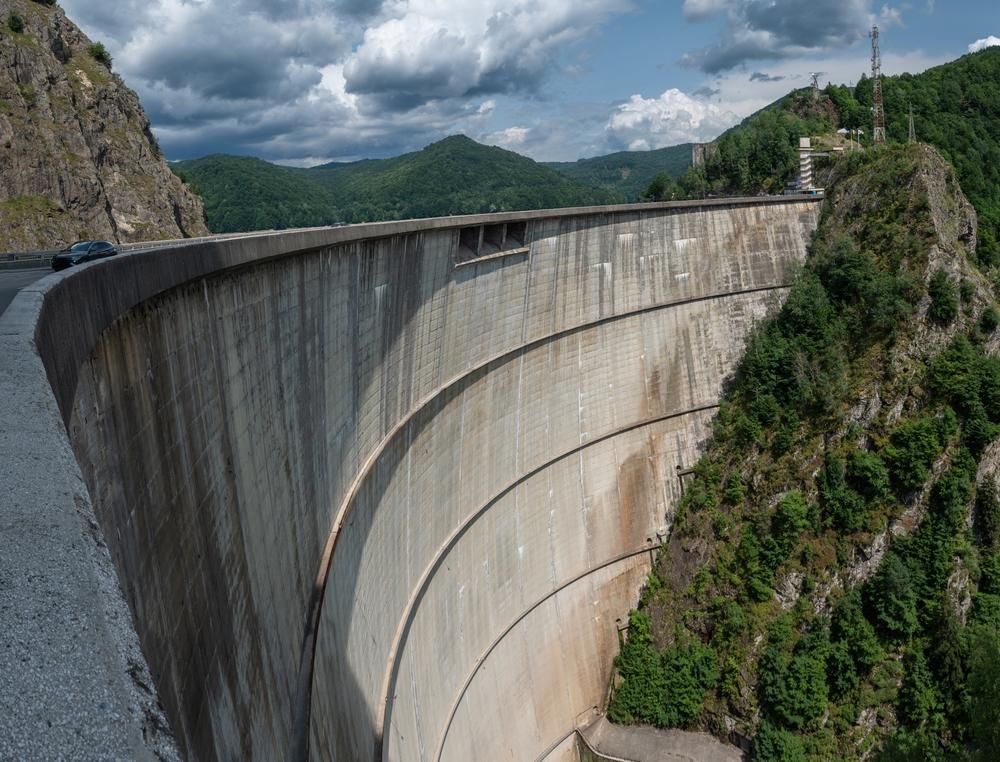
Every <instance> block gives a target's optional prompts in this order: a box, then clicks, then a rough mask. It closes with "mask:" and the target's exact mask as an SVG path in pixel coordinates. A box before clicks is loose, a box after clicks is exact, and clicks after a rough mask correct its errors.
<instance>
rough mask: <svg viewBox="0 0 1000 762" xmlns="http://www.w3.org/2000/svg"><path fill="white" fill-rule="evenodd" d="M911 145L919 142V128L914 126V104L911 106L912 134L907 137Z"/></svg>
mask: <svg viewBox="0 0 1000 762" xmlns="http://www.w3.org/2000/svg"><path fill="white" fill-rule="evenodd" d="M907 140H908V141H909V142H910V143H916V142H917V128H916V127H914V126H913V104H912V103H911V104H910V134H909V135H908V136H907Z"/></svg>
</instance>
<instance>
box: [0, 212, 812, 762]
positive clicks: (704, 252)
mask: <svg viewBox="0 0 1000 762" xmlns="http://www.w3.org/2000/svg"><path fill="white" fill-rule="evenodd" d="M818 212H819V207H818V204H816V203H815V202H814V201H813V200H811V199H804V198H796V197H786V198H758V199H744V200H732V199H726V200H710V201H707V202H683V203H679V204H652V205H649V204H646V205H634V206H627V207H601V208H594V209H583V210H580V209H577V210H559V211H553V210H550V211H546V212H520V213H512V214H506V215H480V216H476V217H470V218H441V219H435V220H422V221H408V222H400V223H382V224H373V225H362V226H350V227H344V228H334V229H310V230H301V231H291V232H287V233H276V234H269V235H259V236H247V237H241V238H236V239H228V240H208V241H201V242H197V243H193V244H191V245H189V246H183V245H175V246H174V247H172V248H170V249H167V250H163V251H156V250H140V251H135V252H131V253H126V254H123V255H121V256H119V257H115V258H112V259H109V260H106V261H105V262H102V263H96V264H94V265H88V266H85V267H82V268H80V269H79V270H73V271H70V272H68V273H67V274H65V275H64V274H59V275H54V276H49V277H48V278H44V279H42V280H41V281H39V282H38V283H36V284H34V285H31V286H29V287H27V289H25V291H23V292H22V293H21V294H19V295H18V297H17V298H16V299H15V300H14V302H13V304H12V306H11V309H10V310H8V312H7V313H5V314H4V315H3V317H2V318H0V339H2V340H3V341H4V343H5V345H7V346H8V347H10V350H11V351H9V352H7V353H6V354H5V355H4V356H3V357H0V374H3V375H4V376H5V377H7V376H11V377H15V376H16V378H17V379H19V383H21V384H28V385H29V386H31V385H32V381H34V383H33V392H32V393H33V394H34V397H33V398H32V399H34V403H33V404H35V405H36V407H37V408H38V409H41V410H43V411H45V414H44V415H43V416H41V417H40V418H39V419H38V420H36V421H34V422H33V428H35V429H39V431H38V432H37V433H36V434H33V435H32V436H34V437H35V439H36V441H37V444H38V447H37V450H38V452H37V456H38V461H37V462H35V463H33V464H32V466H31V469H28V470H27V471H25V473H24V474H23V475H22V480H26V481H25V483H26V484H30V483H32V481H33V480H40V479H42V475H43V474H44V473H45V472H46V471H53V472H54V475H55V476H54V478H53V479H51V480H50V481H51V482H52V487H53V490H52V491H51V496H50V497H48V498H45V499H46V501H47V503H46V509H47V510H48V511H49V512H50V513H51V514H52V516H53V520H54V521H59V522H62V523H63V524H65V526H66V529H64V530H63V531H62V532H61V534H59V535H58V536H55V535H53V536H51V537H42V538H40V539H39V538H37V537H35V538H33V537H31V536H29V535H27V534H25V531H24V529H23V528H21V527H19V526H18V525H17V524H16V522H15V521H14V520H13V519H12V518H10V517H12V516H15V515H22V514H23V513H24V512H25V511H29V510H32V509H34V508H35V506H34V504H33V498H32V496H31V495H30V494H28V493H22V495H23V496H22V497H21V498H18V501H19V502H17V503H16V504H15V503H13V502H11V498H6V499H5V504H4V506H3V508H2V509H0V510H2V513H0V519H2V520H3V521H2V523H0V531H2V532H3V535H4V537H3V539H4V540H5V541H8V540H9V541H10V543H9V544H12V547H13V548H14V549H15V550H14V553H12V554H11V557H12V558H15V559H17V558H21V557H20V556H18V553H19V552H22V554H27V553H28V552H29V548H31V546H32V542H36V543H38V544H39V545H40V547H41V553H40V557H45V554H46V553H48V554H51V555H53V556H56V555H57V554H58V553H59V551H60V549H61V548H65V547H67V546H68V547H72V548H76V549H77V551H76V556H78V557H73V558H70V559H68V560H65V559H64V560H63V562H62V564H61V566H60V569H61V574H62V577H63V578H65V577H66V576H69V577H71V578H73V579H74V582H75V584H77V585H78V586H79V585H89V586H90V588H88V589H92V590H93V592H91V593H87V594H86V595H84V594H82V593H79V592H73V591H70V590H61V591H60V590H58V588H57V587H55V586H53V583H54V579H55V578H54V577H52V575H51V574H49V573H48V572H45V571H43V572H41V576H39V577H34V576H33V577H32V578H31V579H30V580H27V581H26V582H25V584H24V585H22V586H21V587H20V588H19V595H21V596H28V597H29V598H30V597H31V596H32V595H35V596H40V595H42V594H41V593H39V590H42V589H50V588H51V589H52V590H53V591H56V592H53V593H52V595H53V596H54V598H53V600H54V601H57V602H58V603H59V605H60V606H61V607H62V609H64V610H65V612H66V615H67V616H68V617H70V618H69V620H67V624H65V625H59V626H57V628H56V629H57V632H55V633H54V634H52V637H53V638H58V637H60V636H61V633H62V632H63V631H64V629H65V630H66V632H67V634H66V637H67V638H72V637H74V636H73V635H72V634H70V633H69V632H68V630H69V628H70V626H71V625H70V624H69V623H68V622H69V621H73V617H77V616H80V615H81V614H80V613H79V612H77V611H76V609H78V608H80V607H85V608H86V604H85V603H84V601H86V600H88V597H87V596H89V599H90V600H93V599H95V598H96V599H99V600H101V601H102V602H103V603H102V607H103V610H105V611H118V612H127V611H130V612H131V621H129V617H128V615H127V613H126V615H125V616H124V617H123V616H122V615H121V614H120V613H119V614H114V615H111V614H105V615H101V614H100V611H101V610H102V607H97V613H91V614H88V616H92V617H93V616H96V617H97V619H96V620H95V621H94V622H93V624H92V625H88V627H87V629H86V630H85V632H84V634H83V635H81V634H80V633H79V632H77V633H76V635H75V637H76V638H78V639H79V638H81V637H82V641H81V643H82V645H84V646H85V648H84V649H83V651H84V655H83V656H81V657H80V659H81V662H80V667H79V669H80V670H81V672H82V673H83V674H93V675H94V676H95V679H100V676H101V675H102V674H104V675H106V678H105V683H106V684H107V685H108V686H111V687H112V688H113V690H112V691H111V693H110V697H109V698H108V699H107V704H106V706H107V707H108V709H107V712H106V715H107V716H119V717H121V718H122V719H121V722H120V723H119V724H118V725H116V726H109V727H107V728H106V729H103V730H100V731H96V730H95V731H94V732H95V733H98V734H99V735H102V738H104V741H106V743H107V745H108V748H119V749H122V748H128V749H131V751H128V752H116V754H118V756H126V757H141V756H142V755H141V754H139V753H137V752H135V749H140V750H143V749H145V750H147V751H148V750H150V749H152V748H153V747H154V745H155V744H159V746H156V748H157V749H161V748H168V747H169V746H170V739H169V735H167V734H166V720H165V719H164V720H160V721H157V722H152V721H151V720H149V719H148V718H149V717H150V716H155V715H150V714H149V711H147V710H148V709H149V705H150V701H152V706H153V707H154V708H155V706H156V700H157V699H158V700H159V701H160V702H162V705H163V708H164V710H165V716H166V718H169V725H170V730H171V731H172V733H173V736H174V737H175V738H176V742H177V747H178V748H177V749H176V750H173V751H170V749H169V748H168V752H169V753H172V754H179V755H181V756H183V757H185V758H188V759H198V760H214V759H231V758H234V757H241V758H254V759H281V758H289V757H290V756H292V755H293V749H297V750H298V752H300V753H303V754H305V753H306V751H307V748H306V747H307V746H308V755H309V756H310V758H312V759H317V760H318V759H338V760H353V759H385V760H403V761H404V762H409V761H410V760H439V759H440V760H465V759H470V758H484V757H483V754H484V751H483V750H489V751H488V752H487V754H488V758H490V759H497V760H523V759H536V758H538V757H539V756H540V755H543V754H548V752H549V750H554V751H553V752H552V754H549V756H548V758H549V759H552V760H556V759H564V758H570V757H567V756H566V755H567V754H572V753H573V752H572V748H575V747H573V745H572V744H569V743H568V742H567V741H566V740H565V739H568V738H569V737H570V736H569V735H568V733H569V732H570V731H571V730H572V728H574V727H576V726H578V725H580V724H581V723H582V721H583V720H584V719H586V718H589V717H591V716H593V713H594V710H595V707H600V706H601V705H602V704H603V701H604V697H605V692H606V689H607V685H608V679H609V674H610V667H611V660H612V658H613V656H614V654H615V653H616V651H617V647H618V641H617V629H616V626H615V620H616V619H617V618H619V617H622V616H623V615H624V614H625V613H626V612H627V611H628V609H629V608H630V607H631V606H632V605H633V604H634V601H635V596H636V594H637V592H638V589H639V587H640V586H641V584H642V582H643V581H644V579H645V576H646V574H647V572H648V570H649V560H650V555H649V553H647V552H646V549H648V548H649V547H651V546H652V545H654V544H655V542H656V541H657V539H656V538H657V534H658V533H660V534H661V535H662V533H664V532H665V531H666V530H667V528H668V527H669V525H670V522H671V519H672V515H673V506H674V505H675V503H676V500H677V498H678V497H679V495H680V484H679V480H678V477H677V475H676V473H677V471H676V469H677V466H678V465H690V464H691V463H692V462H693V461H694V459H695V458H696V456H697V453H698V451H699V447H700V446H701V444H702V443H703V442H704V440H705V438H706V437H707V436H708V432H709V425H710V419H711V417H712V410H713V407H714V406H715V405H716V403H717V402H718V399H719V396H720V394H721V391H722V388H723V384H724V382H725V380H726V378H727V376H728V375H729V374H730V373H731V372H732V370H733V368H734V366H735V363H736V362H737V360H738V358H739V354H740V351H741V348H742V346H743V342H744V339H745V336H746V333H747V331H748V330H750V328H751V327H752V326H753V324H754V323H755V322H757V321H758V320H760V319H761V318H763V317H764V315H765V314H767V312H768V310H770V309H773V307H774V306H775V305H776V304H777V303H778V302H779V301H780V298H781V295H782V294H783V292H784V287H785V286H786V285H787V284H788V283H789V282H790V279H791V277H792V274H793V272H794V270H795V269H796V267H797V266H798V264H799V263H801V262H802V261H803V259H804V257H805V253H806V245H807V242H808V240H809V235H810V233H811V231H812V229H813V228H814V227H815V225H816V221H817V219H818ZM515 225H516V226H517V227H516V231H517V234H516V238H517V244H518V245H517V247H516V251H515V249H511V252H514V253H516V256H515V255H513V254H512V255H511V256H503V254H504V251H499V252H497V251H490V252H489V253H488V254H486V255H485V256H483V257H481V258H479V259H473V260H471V261H470V258H469V252H468V251H467V250H464V249H462V246H463V241H467V240H473V239H475V240H478V241H480V242H482V241H484V240H500V241H503V240H507V239H508V236H507V232H505V231H508V230H513V229H515V228H514V226H515ZM474 226H485V227H484V228H483V230H484V231H486V232H482V231H480V232H479V233H475V234H470V235H465V234H464V233H463V230H464V231H468V230H469V229H470V228H472V227H474ZM498 226H509V227H498ZM498 230H499V231H500V232H499V233H498V232H497V231H498ZM498 254H499V255H500V256H498ZM459 265H460V266H459ZM46 378H47V380H48V383H47V384H46V383H45V380H46ZM4 415H5V416H10V417H11V418H12V420H15V419H16V421H17V427H20V428H22V429H24V430H25V431H27V428H28V424H29V422H27V421H22V419H23V418H24V413H23V412H20V411H19V410H17V409H14V408H10V409H7V410H5V412H4ZM60 419H61V421H62V426H65V429H64V430H63V429H62V427H61V426H60ZM15 428H16V427H15ZM5 429H6V427H5ZM12 430H14V429H12ZM67 434H68V436H67ZM2 441H3V443H4V447H3V448H2V449H0V462H2V460H3V458H2V456H4V455H5V454H6V453H7V452H8V451H9V450H10V449H11V448H12V447H13V444H12V443H11V442H10V441H9V439H8V438H6V434H5V439H4V440H2ZM70 445H72V452H73V454H74V455H75V459H74V457H73V456H72V455H69V452H70V450H69V447H70ZM60 448H61V449H60ZM60 453H61V454H60ZM59 485H64V486H59ZM83 485H86V489H84V488H83ZM46 494H48V493H46ZM8 504H9V505H8ZM17 511H20V512H21V513H17ZM86 515H92V516H93V519H92V523H90V524H88V523H86V522H84V523H83V525H82V528H77V529H74V528H73V527H75V526H76V527H80V518H79V517H80V516H86ZM18 521H20V519H18ZM74 522H75V523H74ZM74 532H76V533H77V534H74ZM35 534H36V535H37V533H35ZM19 549H20V550H19ZM100 558H104V559H105V561H104V564H105V566H104V568H107V569H110V568H112V563H113V568H114V569H115V570H117V575H118V581H119V583H120V591H118V590H115V589H114V584H113V581H112V584H110V585H109V584H107V583H105V584H103V586H102V585H98V584H97V583H92V582H89V581H88V580H92V579H95V578H96V575H95V572H94V571H93V568H95V566H100V564H99V563H98V561H99V559H100ZM94 559H97V560H94ZM0 563H2V561H0ZM22 563H24V564H27V562H26V561H21V560H18V561H15V562H14V563H12V564H10V565H9V566H10V567H11V568H9V569H6V570H4V572H5V574H6V575H17V574H18V569H19V568H20V566H19V564H22ZM67 564H69V566H67ZM46 575H48V576H46ZM107 576H108V575H105V578H107ZM111 576H112V577H113V575H111ZM33 590H34V593H33V592H32V591H33ZM0 595H2V594H0ZM42 597H44V596H42ZM126 603H127V608H126V605H125V604H126ZM13 605H14V604H8V606H13ZM90 609H94V607H93V606H90V607H89V609H88V611H89V610H90ZM4 610H5V611H7V610H14V611H15V614H14V616H15V618H16V619H18V624H17V626H16V627H15V628H13V629H14V630H15V631H17V632H18V633H19V635H18V637H19V638H25V639H28V640H30V639H31V638H32V637H34V638H39V636H41V635H42V633H43V632H44V625H43V623H40V622H38V621H35V620H29V618H27V617H25V616H23V615H22V614H21V613H20V611H19V610H17V609H12V608H7V609H4ZM116 639H117V640H116ZM130 639H131V640H130ZM28 640H25V641H24V642H28ZM42 640H44V638H43V639H42ZM119 641H120V642H122V643H133V646H132V647H131V649H132V650H130V651H129V650H128V649H127V648H126V647H125V646H121V647H119V646H111V645H109V643H115V642H119ZM52 642H55V640H53V641H52ZM138 643H141V645H142V652H141V653H140V652H138V647H137V644H138ZM23 650H24V649H23V648H22V651H23ZM77 650H78V651H79V650H80V649H79V648H78V649H77ZM41 651H42V652H44V653H45V655H46V659H47V661H46V663H45V666H44V667H43V668H41V671H40V672H39V673H37V674H36V676H35V677H36V679H37V680H39V681H40V682H41V683H45V682H46V674H47V673H51V674H56V673H60V674H61V672H60V670H62V671H69V670H70V669H71V668H72V667H71V665H70V664H69V663H68V662H67V663H62V661H61V659H62V657H60V656H59V655H58V654H49V653H48V650H47V649H46V648H42V649H41ZM126 652H127V653H128V654H129V656H127V657H123V656H122V654H123V653H126ZM19 653H20V651H19ZM143 654H144V655H145V660H143V658H142V657H143ZM6 658H7V657H6V656H5V655H4V654H3V652H2V651H0V660H5V659H6ZM63 661H64V660H63ZM146 662H148V672H146V671H145V670H146V669H147V668H146ZM11 666H12V665H10V664H6V663H3V664H0V667H2V669H0V672H3V673H6V672H7V670H8V667H11ZM136 675H138V678H136ZM143 675H145V676H146V677H143ZM2 679H4V680H13V681H14V683H15V684H14V685H12V686H10V689H11V690H16V689H17V685H16V683H17V681H18V680H19V679H20V678H19V677H18V676H17V675H16V674H10V675H6V674H5V677H4V678H2ZM147 683H148V685H147ZM154 684H155V691H154V689H153V685H154ZM115 686H117V687H115ZM137 686H145V688H146V689H147V690H143V689H142V688H141V687H137ZM7 687H8V686H3V688H4V689H5V690H6V689H7ZM93 690H94V689H91V688H87V687H86V683H83V684H81V692H82V693H83V694H84V695H88V694H92V693H93ZM105 692H107V691H105ZM5 695H10V694H5ZM144 696H145V697H146V698H144ZM149 697H152V699H150V698H149ZM143 701H145V702H146V703H145V704H144V703H143ZM512 706H516V707H517V708H518V711H516V712H510V711H506V709H509V708H510V707H512ZM14 709H15V710H16V708H14ZM18 711H20V714H18V717H19V718H20V720H23V721H24V722H25V725H24V728H23V729H22V728H21V727H14V726H10V727H8V721H7V720H6V719H4V720H0V756H2V753H3V751H4V750H5V748H7V747H5V746H4V744H5V743H8V744H9V747H10V748H19V747H18V746H17V745H18V744H23V743H25V740H24V739H25V738H27V737H29V736H28V735H26V734H30V733H32V732H41V731H40V730H39V728H41V727H43V726H42V725H40V723H43V722H47V721H51V720H52V719H53V718H56V719H57V720H58V718H59V717H60V716H63V717H65V716H66V715H67V714H68V712H67V709H66V708H65V707H63V708H60V706H59V705H58V702H55V701H52V700H51V699H50V698H46V697H45V696H38V697H37V698H35V699H33V700H32V703H31V705H30V706H28V707H27V708H23V709H21V710H18ZM144 718H145V719H144ZM91 719H92V718H91ZM160 726H162V727H160ZM150 728H152V730H151V729H150ZM33 729H34V730H33ZM154 731H155V732H154ZM42 734H43V733H42ZM43 735H44V734H43ZM95 743H96V742H95ZM123 744H125V745H124V746H123ZM76 748H77V749H79V748H81V747H76ZM73 749H74V747H73V740H72V738H70V737H69V736H67V737H66V738H60V739H58V743H56V742H55V741H54V745H53V746H52V747H51V748H50V749H48V750H47V751H50V752H53V753H49V754H42V753H39V755H38V758H45V757H52V756H59V755H60V754H62V755H64V756H72V751H73ZM169 753H168V756H169ZM151 755H152V752H150V756H151ZM109 756H114V755H113V754H109Z"/></svg>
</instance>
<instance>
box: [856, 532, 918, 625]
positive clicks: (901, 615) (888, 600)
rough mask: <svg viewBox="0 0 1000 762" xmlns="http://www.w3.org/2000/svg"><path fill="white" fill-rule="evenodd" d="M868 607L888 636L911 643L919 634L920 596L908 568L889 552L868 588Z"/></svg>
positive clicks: (894, 554)
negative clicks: (916, 633) (915, 635)
mask: <svg viewBox="0 0 1000 762" xmlns="http://www.w3.org/2000/svg"><path fill="white" fill-rule="evenodd" d="M866 598H867V601H868V605H869V607H870V608H871V609H872V611H874V613H875V620H876V622H877V623H878V625H879V627H880V628H881V629H882V630H883V632H885V633H886V634H887V635H889V636H890V637H893V638H899V639H904V640H905V639H908V638H909V637H910V636H912V635H913V633H914V632H916V630H917V626H918V621H917V594H916V591H915V590H914V587H913V582H912V580H911V578H910V572H909V570H908V569H907V568H906V564H904V563H903V562H902V560H901V559H900V558H899V556H898V555H896V553H895V552H893V551H891V550H890V551H889V552H888V553H886V554H885V558H884V559H882V563H881V564H879V567H878V570H877V571H876V572H875V574H874V576H873V577H872V578H871V580H870V581H869V583H868V585H867V587H866Z"/></svg>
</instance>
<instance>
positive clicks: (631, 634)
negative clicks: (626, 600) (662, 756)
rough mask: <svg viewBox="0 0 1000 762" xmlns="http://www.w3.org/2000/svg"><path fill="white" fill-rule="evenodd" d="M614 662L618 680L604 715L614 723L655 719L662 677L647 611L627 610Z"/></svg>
mask: <svg viewBox="0 0 1000 762" xmlns="http://www.w3.org/2000/svg"><path fill="white" fill-rule="evenodd" d="M615 666H616V667H617V668H618V673H619V674H620V675H621V677H622V683H621V685H620V686H619V687H618V690H617V691H615V694H614V698H613V699H612V701H611V704H610V705H609V707H608V719H610V720H611V721H612V722H618V723H632V722H646V723H650V724H655V723H656V722H657V720H658V719H659V714H660V711H661V706H662V699H663V694H664V689H665V685H666V680H665V677H664V674H663V666H662V663H661V661H660V655H659V654H658V653H657V652H656V646H655V645H654V644H653V634H652V626H651V623H650V620H649V615H648V614H646V613H645V612H642V611H632V612H631V613H630V614H629V629H628V637H627V638H626V639H625V643H624V645H623V646H622V649H621V652H620V653H619V654H618V656H617V657H615Z"/></svg>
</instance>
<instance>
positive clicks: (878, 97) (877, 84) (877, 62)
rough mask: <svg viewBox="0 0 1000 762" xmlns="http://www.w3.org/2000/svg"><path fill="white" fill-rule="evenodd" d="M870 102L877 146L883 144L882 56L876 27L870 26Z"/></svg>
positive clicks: (874, 138)
mask: <svg viewBox="0 0 1000 762" xmlns="http://www.w3.org/2000/svg"><path fill="white" fill-rule="evenodd" d="M871 38H872V104H873V108H872V111H873V116H874V120H875V125H874V127H875V129H874V130H873V135H872V142H873V143H874V144H875V145H877V146H884V145H885V108H884V106H883V105H882V56H881V55H880V54H879V50H878V27H877V26H873V27H872V33H871Z"/></svg>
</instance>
